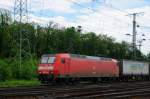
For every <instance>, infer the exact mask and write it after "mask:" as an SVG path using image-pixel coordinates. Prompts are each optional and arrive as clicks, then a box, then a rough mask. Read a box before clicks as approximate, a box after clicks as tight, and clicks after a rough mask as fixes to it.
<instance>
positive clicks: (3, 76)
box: [0, 59, 37, 81]
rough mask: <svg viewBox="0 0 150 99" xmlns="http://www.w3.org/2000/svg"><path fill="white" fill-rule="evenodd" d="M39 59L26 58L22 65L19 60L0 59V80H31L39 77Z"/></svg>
mask: <svg viewBox="0 0 150 99" xmlns="http://www.w3.org/2000/svg"><path fill="white" fill-rule="evenodd" d="M36 71H37V61H36V60H35V59H34V60H32V59H25V60H23V61H22V65H21V67H20V65H19V61H18V60H11V59H7V61H6V60H5V59H0V81H5V80H11V79H23V80H31V79H34V78H36V77H37V73H36Z"/></svg>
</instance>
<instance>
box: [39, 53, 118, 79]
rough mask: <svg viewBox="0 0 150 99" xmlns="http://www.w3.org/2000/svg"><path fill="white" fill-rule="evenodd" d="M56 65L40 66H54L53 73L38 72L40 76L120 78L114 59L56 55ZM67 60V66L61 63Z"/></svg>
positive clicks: (42, 65) (47, 71) (48, 71)
mask: <svg viewBox="0 0 150 99" xmlns="http://www.w3.org/2000/svg"><path fill="white" fill-rule="evenodd" d="M55 57H56V59H55V63H53V64H39V67H46V66H47V67H48V66H53V67H54V69H53V71H50V70H38V73H39V74H47V75H49V74H54V76H55V77H57V76H58V75H60V76H61V77H65V76H70V77H118V76H119V66H118V64H117V61H116V60H114V59H112V60H109V61H106V60H95V59H86V58H76V57H70V55H69V54H56V55H55ZM62 58H64V59H65V64H63V63H62V62H61V60H62Z"/></svg>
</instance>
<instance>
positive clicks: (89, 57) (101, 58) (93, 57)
mask: <svg viewBox="0 0 150 99" xmlns="http://www.w3.org/2000/svg"><path fill="white" fill-rule="evenodd" d="M70 56H71V57H75V58H86V59H95V60H105V61H112V58H106V57H97V56H87V55H79V54H70Z"/></svg>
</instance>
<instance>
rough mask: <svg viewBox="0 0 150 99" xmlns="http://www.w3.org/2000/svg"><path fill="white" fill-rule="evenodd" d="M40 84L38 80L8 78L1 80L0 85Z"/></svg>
mask: <svg viewBox="0 0 150 99" xmlns="http://www.w3.org/2000/svg"><path fill="white" fill-rule="evenodd" d="M37 85H40V82H39V81H38V80H8V81H4V82H0V87H17V86H37Z"/></svg>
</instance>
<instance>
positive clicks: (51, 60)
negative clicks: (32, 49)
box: [41, 56, 55, 63]
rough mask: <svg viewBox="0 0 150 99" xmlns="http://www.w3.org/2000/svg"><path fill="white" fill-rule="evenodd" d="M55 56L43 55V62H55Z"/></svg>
mask: <svg viewBox="0 0 150 99" xmlns="http://www.w3.org/2000/svg"><path fill="white" fill-rule="evenodd" d="M54 61H55V57H48V56H43V57H42V59H41V63H54Z"/></svg>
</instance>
